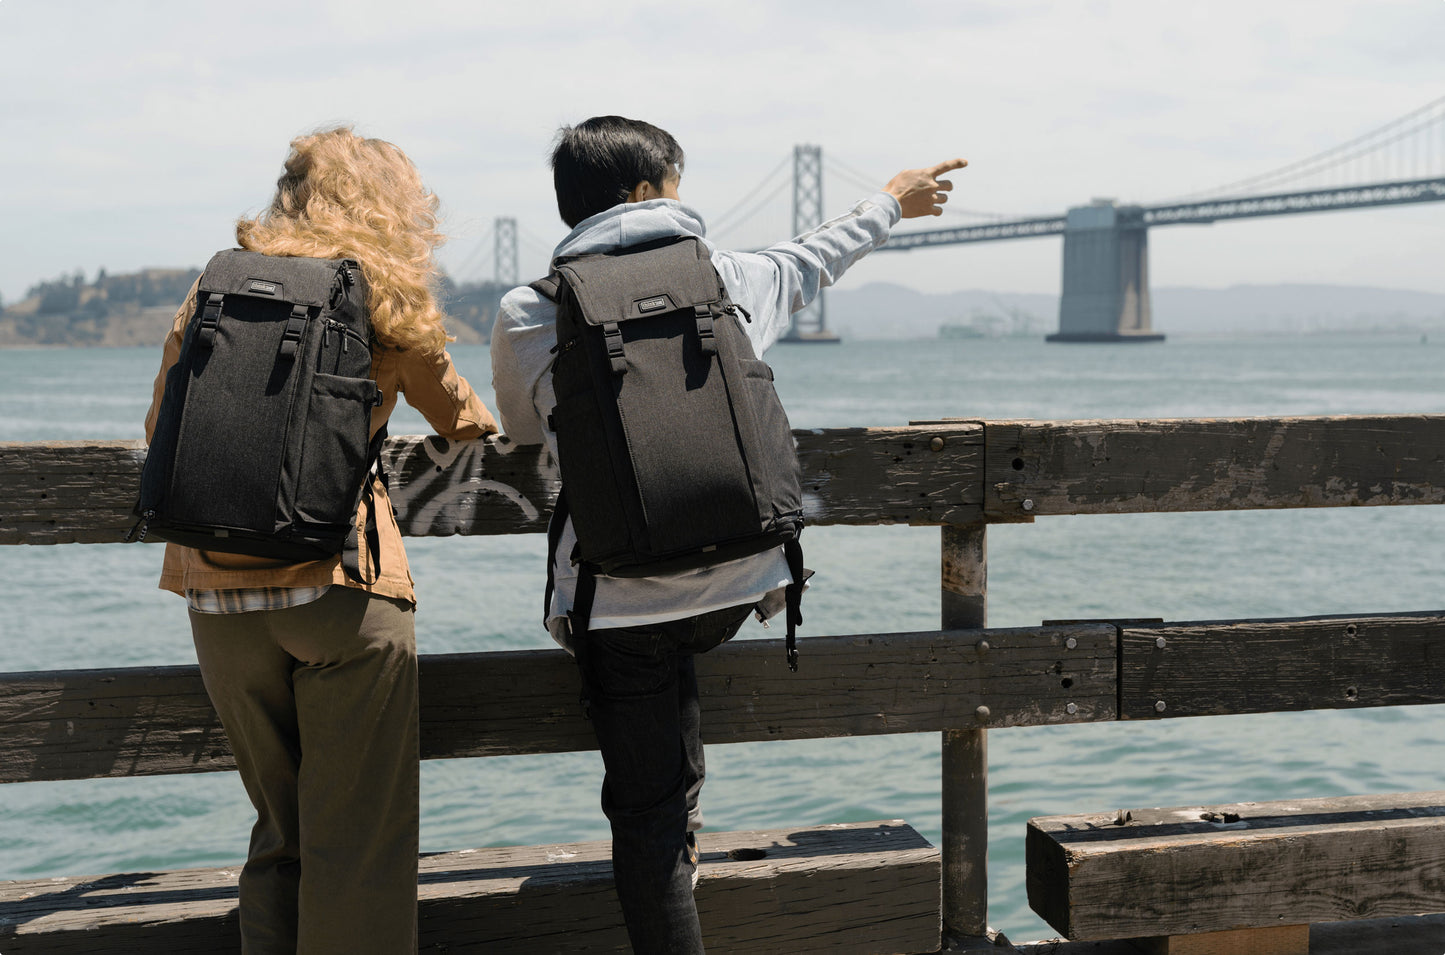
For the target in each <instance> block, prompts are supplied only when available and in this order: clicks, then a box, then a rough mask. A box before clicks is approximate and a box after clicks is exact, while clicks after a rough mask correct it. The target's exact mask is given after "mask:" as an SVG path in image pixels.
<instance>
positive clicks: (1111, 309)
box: [1048, 199, 1164, 342]
mask: <svg viewBox="0 0 1445 955" xmlns="http://www.w3.org/2000/svg"><path fill="white" fill-rule="evenodd" d="M1150 311H1151V309H1150V304H1149V232H1148V229H1147V228H1146V227H1145V225H1144V210H1143V209H1142V208H1140V207H1139V206H1120V205H1117V204H1115V202H1114V200H1112V199H1095V200H1094V201H1093V202H1092V203H1091V204H1089V205H1087V206H1075V207H1074V208H1072V209H1070V210H1069V212H1068V215H1067V217H1066V219H1065V223H1064V288H1063V294H1062V295H1061V296H1060V297H1059V330H1058V331H1057V332H1055V333H1054V334H1052V335H1050V336H1048V341H1051V342H1159V341H1163V340H1164V336H1163V335H1161V334H1158V333H1156V332H1155V331H1154V327H1153V324H1152V316H1151V314H1150Z"/></svg>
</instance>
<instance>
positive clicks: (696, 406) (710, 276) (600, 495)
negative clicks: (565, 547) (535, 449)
mask: <svg viewBox="0 0 1445 955" xmlns="http://www.w3.org/2000/svg"><path fill="white" fill-rule="evenodd" d="M552 267H553V270H552V272H551V274H550V275H548V277H547V278H545V279H542V280H540V281H538V282H534V283H532V288H533V289H535V290H536V291H537V292H538V293H539V294H541V295H543V296H545V297H546V298H548V299H550V300H552V301H554V302H556V303H557V345H556V348H555V353H556V358H555V360H554V362H553V365H552V384H553V387H554V389H555V392H556V396H557V405H556V407H555V408H554V409H553V410H552V413H551V415H550V418H549V425H550V426H551V429H552V430H553V431H554V432H555V433H556V435H557V453H558V457H559V458H560V460H559V462H558V466H559V468H560V470H561V476H562V493H561V494H560V495H559V498H558V503H557V506H556V508H555V509H554V511H553V518H552V527H551V531H550V533H549V537H550V538H551V550H552V551H553V552H555V550H556V547H557V541H558V539H559V538H560V534H561V528H562V521H563V520H564V519H565V517H566V516H567V514H569V513H570V515H571V517H572V524H573V527H574V529H575V530H576V532H577V542H578V543H577V550H576V552H575V553H573V554H572V555H569V556H570V557H571V559H572V560H573V562H574V563H576V564H578V565H579V570H580V576H579V583H578V596H577V599H576V601H575V603H576V605H577V606H576V608H574V611H573V614H572V623H573V633H574V635H576V634H578V633H579V631H580V632H581V633H584V634H585V632H586V628H587V617H588V615H589V614H590V610H591V606H590V605H591V597H592V593H593V587H594V586H595V576H596V575H597V574H599V573H602V574H608V575H610V576H614V577H649V576H654V575H657V574H663V573H669V572H675V571H681V570H688V569H692V568H698V567H705V566H710V565H712V564H717V563H721V562H723V561H727V560H732V559H736V558H739V557H745V556H748V555H751V554H757V553H762V552H763V551H767V550H770V549H772V548H774V547H777V546H779V545H783V547H784V549H785V552H786V554H787V556H788V561H789V565H790V568H791V570H792V574H793V580H794V584H793V586H791V587H789V588H788V590H787V595H788V600H787V638H788V639H787V650H788V662H789V665H790V666H792V667H793V668H794V669H796V666H797V651H796V649H795V631H796V626H797V624H798V623H801V622H802V615H801V613H800V611H799V609H798V605H799V601H800V598H801V594H802V589H803V587H802V583H803V579H804V571H803V566H802V551H801V549H800V548H799V546H798V535H799V534H800V533H801V531H802V527H803V505H802V490H801V481H800V472H799V467H798V458H797V453H796V451H795V449H794V442H793V434H792V430H791V428H790V427H789V425H788V417H787V415H786V414H785V413H784V411H783V407H782V404H781V403H780V402H779V401H778V396H777V393H776V391H775V390H774V388H773V373H772V369H771V368H769V367H768V365H767V364H766V363H765V362H763V361H760V360H759V359H758V358H757V356H756V355H755V354H754V353H753V348H752V344H751V342H750V341H749V340H748V337H747V335H746V334H745V333H744V331H743V329H742V327H741V326H740V324H739V322H740V321H748V320H750V319H749V317H748V315H747V313H746V312H745V311H744V310H742V309H741V308H739V307H738V306H736V305H734V304H733V303H732V301H731V300H730V299H729V298H728V293H727V289H726V288H725V287H724V285H723V283H722V279H721V278H720V277H719V276H718V274H717V270H716V269H715V268H713V265H712V261H711V259H710V258H709V255H708V250H707V247H706V246H705V245H704V244H703V243H702V242H701V241H700V240H699V239H697V238H695V237H692V236H678V237H672V238H668V239H665V240H662V241H659V242H651V243H646V244H643V245H638V246H632V247H629V248H624V249H618V250H616V251H615V252H609V253H603V254H596V255H583V256H576V257H569V258H560V259H557V260H556V261H554V262H553V263H552ZM548 566H549V568H550V567H551V562H550V561H549V563H548ZM549 576H550V574H549ZM550 589H551V588H550V581H549V588H548V590H549V597H548V599H549V601H550Z"/></svg>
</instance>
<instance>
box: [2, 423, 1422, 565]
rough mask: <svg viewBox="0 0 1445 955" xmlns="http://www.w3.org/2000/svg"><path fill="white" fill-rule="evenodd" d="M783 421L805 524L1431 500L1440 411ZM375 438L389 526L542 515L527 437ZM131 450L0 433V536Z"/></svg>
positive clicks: (122, 470) (507, 525) (551, 483)
mask: <svg viewBox="0 0 1445 955" xmlns="http://www.w3.org/2000/svg"><path fill="white" fill-rule="evenodd" d="M797 438H798V451H799V457H800V459H801V460H802V463H803V470H804V484H805V498H806V500H805V505H806V509H807V511H808V513H809V519H810V520H811V521H812V522H813V523H815V524H834V523H837V524H877V523H892V522H900V523H912V524H967V523H972V522H973V521H976V520H978V519H979V517H980V514H986V516H987V519H988V520H989V521H991V522H1007V521H1020V520H1032V519H1033V518H1034V517H1035V516H1038V515H1044V514H1101V513H1135V512H1146V511H1190V510H1240V509H1253V508H1279V507H1337V506H1347V505H1381V504H1439V503H1445V415H1395V416H1346V417H1318V418H1241V419H1225V418H1220V419H1210V418H1198V419H1179V420H1160V421H1136V420H1120V421H1058V422H984V423H982V424H980V423H978V422H972V421H957V422H943V423H934V424H926V425H915V426H909V427H906V428H855V429H831V430H821V431H800V432H797ZM985 442H986V444H987V450H986V452H985V449H984V444H985ZM385 453H386V460H387V463H388V465H389V466H390V468H391V469H392V470H393V472H394V473H395V474H396V475H397V478H396V480H395V482H394V489H395V499H396V503H397V505H398V510H399V511H400V513H401V521H402V525H403V532H404V533H407V534H411V535H447V534H501V533H532V532H539V531H541V530H542V529H543V525H544V523H545V516H546V512H547V509H548V507H549V506H550V502H551V500H552V497H553V494H554V493H555V488H556V484H555V477H554V472H553V469H552V468H551V465H550V463H549V462H548V461H547V460H546V455H545V454H544V452H543V451H542V450H541V449H540V448H538V447H523V446H518V445H513V444H511V443H510V442H508V441H507V440H506V439H498V440H489V441H484V442H449V441H446V440H444V439H441V438H434V437H433V438H425V439H423V438H421V437H419V436H409V437H398V438H393V439H392V440H391V441H389V442H388V444H387V448H386V452H385ZM143 457H144V449H143V448H142V447H141V445H140V444H139V443H138V442H134V441H112V442H99V443H91V444H88V443H85V442H57V443H39V444H36V443H26V444H15V443H11V444H0V543H64V542H66V541H93V542H104V541H114V540H118V539H119V538H120V535H121V534H123V533H124V531H125V529H126V528H128V527H129V526H130V525H131V524H132V523H133V522H134V521H133V519H132V517H131V515H130V503H131V500H132V495H133V493H134V488H135V484H136V479H137V477H138V475H139V473H140V465H141V462H142V460H143ZM92 485H94V486H92ZM42 495H43V496H42Z"/></svg>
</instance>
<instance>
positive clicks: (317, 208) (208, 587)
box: [146, 127, 497, 955]
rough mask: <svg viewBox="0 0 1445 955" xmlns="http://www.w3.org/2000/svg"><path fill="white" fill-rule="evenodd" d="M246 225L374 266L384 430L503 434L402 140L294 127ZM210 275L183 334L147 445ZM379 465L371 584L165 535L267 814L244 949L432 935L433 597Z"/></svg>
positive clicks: (252, 863) (368, 499) (255, 832)
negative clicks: (419, 892)
mask: <svg viewBox="0 0 1445 955" xmlns="http://www.w3.org/2000/svg"><path fill="white" fill-rule="evenodd" d="M236 239H237V241H238V242H239V243H240V245H241V246H242V247H243V248H246V249H249V250H251V251H254V252H260V253H264V254H267V255H278V256H310V257H315V258H324V259H354V260H356V261H357V262H359V263H360V265H361V269H362V272H363V273H364V275H365V277H366V280H367V285H368V289H369V292H368V303H367V304H368V308H369V312H370V317H371V324H372V335H373V338H374V341H373V344H372V369H371V370H372V377H373V378H374V379H375V380H376V382H377V384H378V386H379V388H380V390H381V393H382V401H381V404H380V405H379V406H378V407H377V408H376V409H375V410H374V411H373V412H372V416H371V434H372V435H375V434H376V433H377V432H378V431H379V430H380V429H381V428H382V427H383V426H384V425H385V424H386V421H387V418H388V417H389V416H390V414H391V412H392V409H394V408H395V407H396V402H397V398H398V396H400V395H405V397H406V399H407V403H408V404H410V405H411V406H412V407H414V408H416V409H417V410H418V411H420V412H421V413H422V414H423V415H424V416H425V417H426V419H427V421H428V422H429V423H430V424H431V426H432V427H433V428H435V429H436V432H437V433H438V434H440V435H442V436H443V437H447V438H452V439H467V438H478V437H481V436H483V435H487V434H491V433H494V432H495V431H496V430H497V426H496V424H495V422H494V421H493V420H492V416H491V414H490V413H489V412H488V411H487V409H486V408H485V407H484V406H483V405H482V403H481V401H480V400H479V399H478V398H477V396H476V394H475V393H474V392H473V390H472V388H471V386H470V385H469V384H468V383H467V382H466V381H465V380H464V379H463V378H461V377H460V376H459V375H458V374H457V372H456V369H455V368H454V367H453V365H452V360H451V357H450V356H449V355H448V354H447V351H446V344H447V342H448V341H449V340H450V339H449V338H448V336H447V333H446V328H445V325H444V316H443V315H442V312H441V310H440V308H439V306H438V304H437V300H436V297H435V294H434V292H433V285H434V283H435V280H436V278H437V275H438V271H437V266H436V264H435V260H434V258H433V251H434V250H435V248H436V247H437V246H438V245H439V244H440V243H441V242H442V241H443V237H442V235H441V233H440V232H438V231H437V198H436V196H435V195H433V194H432V193H431V192H429V191H428V190H427V189H426V188H425V186H423V184H422V181H421V177H420V176H419V174H418V173H417V171H416V168H415V167H414V166H413V165H412V163H411V161H410V160H409V159H408V158H407V156H406V154H405V153H403V152H402V151H401V150H400V149H398V148H397V147H396V146H394V145H392V144H391V143H388V142H385V141H382V140H379V139H367V138H363V137H361V136H358V135H356V133H354V132H353V131H352V130H351V129H350V128H349V127H339V128H334V129H327V130H323V131H321V132H317V133H313V134H310V135H306V136H301V137H299V138H297V139H295V140H294V141H292V143H291V151H290V154H289V155H288V156H287V158H286V163H285V171H284V173H283V174H282V176H281V178H280V179H279V180H278V182H277V188H276V195H275V198H274V200H273V201H272V202H271V205H270V206H269V207H268V208H267V209H266V210H265V211H263V212H262V213H261V214H260V215H259V216H257V217H255V218H254V219H246V218H243V219H241V220H240V221H239V222H238V223H237V225H236ZM198 285H199V283H198ZM197 287H198V286H197ZM197 287H193V288H192V289H191V292H190V295H189V296H188V297H187V299H186V302H185V303H184V304H183V305H182V306H181V308H180V311H178V312H177V313H176V318H175V323H174V325H173V326H172V328H171V332H170V335H169V336H168V338H167V339H166V343H165V350H164V355H163V360H162V363H161V370H160V374H159V375H158V376H157V378H156V382H155V391H154V400H153V401H152V403H151V408H150V412H149V414H148V415H147V418H146V437H147V440H150V439H151V438H152V436H153V434H154V429H155V424H156V419H157V415H158V413H159V409H160V403H161V397H162V395H163V393H164V389H165V380H166V374H167V372H168V371H169V370H170V368H171V367H172V366H173V365H175V364H176V362H177V360H178V358H179V356H180V353H181V344H182V340H183V337H184V335H185V331H186V327H187V325H188V324H189V323H190V321H191V318H192V316H193V315H195V314H196V308H197V296H198V293H197ZM368 480H370V481H371V482H372V487H371V493H370V494H366V495H363V496H362V500H361V504H360V506H359V508H358V513H357V515H356V521H357V526H358V527H365V526H367V521H368V520H372V521H374V523H375V526H376V528H377V534H378V537H379V545H380V546H379V547H378V548H376V549H375V553H372V552H371V550H370V549H369V548H366V547H362V548H359V551H360V553H359V559H360V562H361V566H360V570H361V574H360V578H361V579H359V580H358V579H355V578H354V577H353V576H351V575H349V574H348V573H346V571H345V569H344V568H343V567H342V560H341V558H340V557H339V556H337V557H332V558H329V559H324V560H313V561H306V562H303V563H288V562H286V561H279V560H271V559H264V558H258V557H247V556H240V555H235V554H225V553H219V552H212V551H205V550H196V549H193V548H188V547H182V546H180V545H177V544H174V543H168V544H167V545H166V552H165V560H164V564H163V567H162V571H161V580H160V587H161V588H162V589H164V590H169V591H172V592H175V593H178V594H181V595H183V596H184V597H185V598H186V603H187V606H188V608H189V613H190V622H191V633H192V637H193V639H194V642H195V646H196V655H197V658H198V659H199V661H200V666H201V676H202V678H203V679H204V681H205V685H206V692H207V693H208V694H209V695H210V698H211V701H212V703H213V704H214V705H215V707H216V711H217V712H218V713H219V714H220V717H221V722H222V724H223V725H224V726H225V729H226V735H227V737H228V738H229V739H230V742H231V748H232V750H233V751H234V752H235V755H236V768H237V769H238V770H239V772H240V775H241V780H242V782H243V783H244V784H245V787H246V792H247V795H248V796H249V797H250V799H251V803H252V804H253V805H254V806H255V809H256V816H257V818H256V823H255V826H254V827H253V829H252V831H251V841H250V848H249V851H248V854H247V859H246V864H245V866H244V867H243V868H242V870H241V875H240V930H241V940H242V950H243V951H244V952H245V953H246V955H272V953H282V952H285V953H308V952H311V953H314V952H348V953H369V952H375V953H397V952H414V951H415V950H416V946H417V920H416V898H417V897H416V874H417V848H418V845H417V843H418V839H417V823H418V775H419V774H418V761H419V756H420V752H419V742H418V738H419V731H418V725H417V660H416V633H415V628H414V623H413V614H414V610H415V605H416V596H415V593H414V591H413V587H412V579H411V573H410V571H409V569H408V566H407V560H406V552H405V550H404V549H403V547H402V540H401V532H400V530H399V529H398V527H397V524H396V519H395V517H394V515H393V513H392V509H391V505H390V502H389V501H388V498H387V491H386V485H385V483H384V482H383V481H381V480H380V479H379V478H377V476H376V475H375V474H373V475H372V476H371V477H370V478H368Z"/></svg>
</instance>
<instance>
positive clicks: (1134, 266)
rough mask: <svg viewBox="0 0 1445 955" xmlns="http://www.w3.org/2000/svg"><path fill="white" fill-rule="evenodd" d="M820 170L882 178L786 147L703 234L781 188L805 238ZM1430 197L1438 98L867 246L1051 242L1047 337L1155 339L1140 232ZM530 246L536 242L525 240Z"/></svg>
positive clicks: (1437, 196)
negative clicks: (1269, 153)
mask: <svg viewBox="0 0 1445 955" xmlns="http://www.w3.org/2000/svg"><path fill="white" fill-rule="evenodd" d="M825 170H826V171H827V172H828V173H829V174H831V175H832V176H834V177H837V178H841V179H842V180H844V181H846V182H847V183H848V184H849V185H850V186H852V187H855V188H862V189H865V190H867V191H868V192H872V191H874V190H876V189H877V188H878V187H879V184H880V183H881V182H882V180H881V179H876V178H874V177H871V176H868V175H866V174H864V173H860V172H858V171H857V170H856V169H853V168H852V167H850V166H848V165H847V164H845V163H842V162H841V161H838V160H836V159H834V158H832V157H830V158H829V159H828V160H827V161H826V162H825V160H824V157H823V149H822V147H821V146H817V145H799V146H795V147H794V149H793V154H792V156H791V157H787V158H784V159H783V160H782V161H781V162H779V163H778V164H777V165H776V166H774V167H773V169H772V170H771V171H770V172H769V173H768V174H767V175H766V176H765V177H764V178H763V179H762V181H761V182H759V183H758V184H757V185H756V186H754V187H753V188H752V189H750V190H749V191H748V192H747V193H746V194H745V195H744V196H743V198H742V199H740V200H739V201H738V202H736V203H735V204H734V205H733V206H732V207H731V208H729V209H727V210H726V211H724V212H723V213H722V214H721V215H720V216H717V217H716V218H714V219H711V220H710V224H709V230H708V231H709V238H712V239H714V240H715V241H716V240H718V239H719V238H720V237H730V236H734V235H737V234H739V233H741V232H742V231H744V230H745V229H746V228H747V225H748V224H749V223H751V222H754V221H755V220H757V219H759V217H760V216H763V215H765V214H768V213H773V214H776V213H777V212H778V211H780V210H779V206H780V205H781V201H782V198H783V195H784V193H785V192H786V191H787V190H788V187H789V186H791V191H792V210H791V211H792V217H791V218H792V223H791V224H792V234H793V235H801V234H802V233H804V232H807V231H808V230H809V229H812V228H813V227H815V226H817V225H818V224H819V223H821V222H822V221H823V220H824V216H825V210H824V205H823V181H824V173H825ZM789 172H791V175H789ZM1440 201H1445V97H1441V98H1440V99H1437V100H1435V101H1433V102H1431V103H1428V104H1426V105H1425V106H1423V107H1421V108H1419V109H1416V110H1414V111H1412V112H1410V113H1406V114H1405V115H1403V116H1400V117H1398V118H1396V119H1394V120H1392V121H1390V122H1388V123H1386V124H1384V125H1383V126H1380V127H1378V128H1376V129H1373V130H1370V131H1369V132H1367V133H1364V134H1362V135H1359V136H1356V137H1354V138H1353V139H1350V140H1348V141H1347V142H1344V143H1341V144H1340V145H1337V146H1334V147H1332V148H1330V149H1327V150H1325V151H1323V152H1320V153H1317V154H1315V155H1312V156H1309V157H1307V158H1305V159H1301V160H1299V161H1297V162H1292V163H1290V164H1288V165H1285V166H1282V167H1279V168H1277V169H1272V170H1270V171H1268V172H1265V173H1261V174H1259V175H1255V176H1251V177H1249V178H1247V179H1240V180H1236V181H1233V182H1228V183H1225V184H1223V185H1220V186H1217V187H1215V188H1212V189H1207V190H1201V191H1197V192H1194V193H1190V194H1188V195H1184V196H1178V197H1175V198H1173V199H1168V200H1164V201H1159V202H1153V203H1148V204H1143V203H1120V202H1118V201H1116V200H1113V199H1094V200H1093V201H1092V202H1090V203H1088V204H1086V205H1080V206H1075V207H1073V208H1070V209H1068V210H1066V211H1065V212H1063V213H1060V214H1054V215H1034V216H1010V215H1000V214H997V213H988V212H979V211H974V210H966V209H965V210H958V209H955V208H953V207H951V206H945V207H944V209H945V214H946V215H948V216H950V217H952V218H961V219H966V220H968V221H967V222H964V223H961V224H959V225H956V226H950V227H947V228H940V229H925V230H916V231H897V232H894V233H893V235H892V236H891V237H890V238H889V240H888V244H887V245H885V246H883V247H882V248H881V249H880V250H879V251H880V252H908V251H911V250H914V249H921V248H931V247H935V246H943V245H963V244H969V243H975V242H1001V241H1007V240H1012V239H1033V238H1041V237H1045V236H1063V239H1064V249H1063V283H1062V293H1061V295H1060V299H1059V326H1058V331H1057V332H1055V333H1054V334H1051V335H1049V336H1048V340H1049V341H1056V342H1146V341H1160V340H1162V339H1163V337H1164V336H1163V335H1162V334H1160V333H1158V332H1156V331H1155V330H1154V327H1153V316H1152V309H1151V305H1150V294H1149V242H1148V236H1149V230H1150V229H1151V228H1156V227H1162V226H1172V225H1210V224H1213V223H1216V222H1224V221H1228V220H1231V219H1250V218H1258V217H1261V216H1286V215H1300V214H1305V213H1317V212H1337V211H1343V210H1347V209H1367V208H1375V207H1380V206H1394V205H1406V204H1413V203H1421V202H1440ZM517 236H518V228H517V224H516V220H515V219H510V218H499V219H497V221H496V226H495V228H494V231H493V239H492V243H491V244H492V247H493V255H494V267H495V272H494V274H495V276H496V281H497V282H498V284H499V285H507V286H510V285H514V284H516V281H517ZM522 236H523V239H524V240H526V239H528V238H529V237H528V236H527V234H526V233H522ZM530 244H531V245H534V246H537V247H539V248H540V247H543V246H542V243H539V242H537V241H535V240H530ZM723 244H724V245H728V244H729V243H727V242H724V243H723ZM474 260H475V256H474ZM785 340H791V341H836V340H837V336H836V335H834V334H833V333H832V332H831V331H830V330H829V328H828V324H827V303H826V299H825V296H824V295H819V296H818V298H817V299H816V300H815V301H814V302H813V303H812V304H811V305H810V306H809V307H808V308H807V309H806V310H805V311H803V312H799V313H798V314H797V315H795V316H794V319H793V327H792V329H791V330H790V332H789V334H788V336H787V337H786V339H785Z"/></svg>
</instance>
